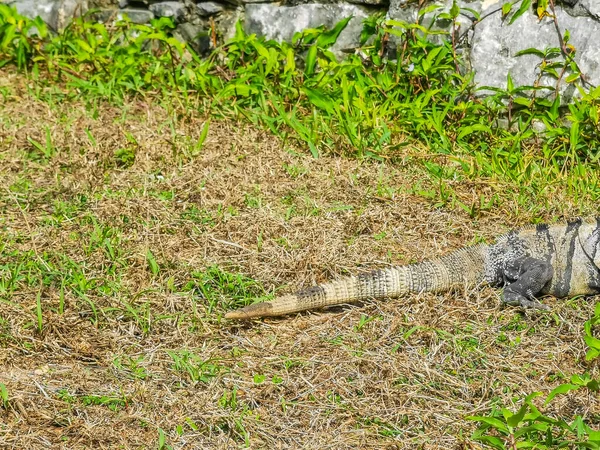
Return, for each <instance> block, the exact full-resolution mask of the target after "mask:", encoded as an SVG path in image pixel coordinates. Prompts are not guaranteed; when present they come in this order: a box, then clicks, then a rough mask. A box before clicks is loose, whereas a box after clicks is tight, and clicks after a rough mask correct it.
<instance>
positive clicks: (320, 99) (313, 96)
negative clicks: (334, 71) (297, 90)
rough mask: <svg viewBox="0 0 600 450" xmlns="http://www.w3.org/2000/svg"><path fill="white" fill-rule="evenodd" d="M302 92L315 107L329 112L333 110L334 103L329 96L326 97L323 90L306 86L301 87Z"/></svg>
mask: <svg viewBox="0 0 600 450" xmlns="http://www.w3.org/2000/svg"><path fill="white" fill-rule="evenodd" d="M301 90H302V92H304V94H306V96H307V97H308V99H309V100H310V102H311V103H312V104H313V105H315V106H316V107H317V108H319V109H322V110H324V111H327V112H328V113H329V114H333V113H334V112H335V107H336V103H334V102H333V101H332V100H331V98H329V97H327V96H326V95H325V94H324V93H323V92H321V91H319V90H317V89H311V88H308V87H306V86H303V87H302V88H301Z"/></svg>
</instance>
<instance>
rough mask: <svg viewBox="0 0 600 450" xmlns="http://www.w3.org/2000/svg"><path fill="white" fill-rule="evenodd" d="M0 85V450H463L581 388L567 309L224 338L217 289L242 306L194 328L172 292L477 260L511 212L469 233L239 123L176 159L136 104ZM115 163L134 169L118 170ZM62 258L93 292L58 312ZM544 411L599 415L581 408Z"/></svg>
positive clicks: (395, 178)
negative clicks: (480, 432)
mask: <svg viewBox="0 0 600 450" xmlns="http://www.w3.org/2000/svg"><path fill="white" fill-rule="evenodd" d="M1 84H3V85H4V86H8V87H9V90H10V92H11V95H9V97H8V99H7V100H5V102H4V104H3V105H2V110H1V111H0V161H1V167H0V176H1V179H2V181H3V183H2V187H0V208H1V209H0V211H1V216H0V239H1V241H0V255H2V256H1V259H4V261H1V260H0V264H3V265H4V266H2V269H1V270H3V271H4V275H3V278H4V279H6V278H7V277H9V276H10V273H14V272H15V271H16V270H17V267H18V265H19V263H21V264H25V265H24V266H23V267H27V264H30V265H31V267H34V269H31V270H32V272H30V273H29V275H27V273H25V272H23V271H21V272H19V273H20V274H21V275H22V277H21V278H19V279H18V280H17V281H16V284H15V286H16V287H15V289H14V290H12V291H11V292H10V293H8V294H5V295H2V296H0V348H1V351H0V383H3V384H5V385H6V387H7V389H8V392H9V403H10V406H9V407H8V409H2V408H0V447H2V448H30V449H36V448H48V447H52V448H145V447H156V446H157V445H158V443H159V431H158V430H159V429H161V430H164V433H165V436H166V441H167V443H168V444H170V445H172V446H173V447H174V448H236V447H243V446H245V445H247V446H249V447H251V448H314V449H317V448H318V449H323V448H334V449H343V448H373V449H380V448H394V449H396V448H397V449H400V448H423V449H447V448H466V449H471V448H478V447H477V445H475V444H472V443H470V442H469V435H470V433H471V431H472V430H473V428H474V425H473V423H471V422H469V421H467V420H465V417H466V416H468V415H472V414H481V413H484V412H486V411H488V410H489V409H490V408H491V406H492V405H495V404H499V403H501V404H506V405H510V404H511V399H513V398H516V397H520V396H522V395H523V394H527V393H530V392H533V391H537V390H542V391H548V390H550V389H552V388H553V387H555V386H556V384H557V380H560V379H562V378H561V377H563V376H567V377H568V376H570V375H571V374H573V373H579V372H582V371H583V370H584V369H585V368H586V367H585V363H583V362H582V359H583V353H584V345H583V342H582V339H581V335H582V326H583V322H584V321H585V320H586V319H587V318H588V316H589V315H590V312H591V310H592V306H591V305H592V303H593V302H591V301H589V300H585V299H578V300H570V301H557V300H554V299H549V300H548V301H547V303H548V304H550V305H551V307H552V311H553V312H552V313H551V314H532V313H525V314H524V313H523V312H522V311H519V310H517V309H513V308H504V307H502V306H500V301H499V297H498V293H497V292H495V291H493V290H491V289H478V290H469V291H467V290H464V291H462V292H457V293H454V294H446V295H440V296H434V295H421V296H410V297H407V298H403V299H395V300H390V301H388V302H383V303H367V304H364V305H359V306H358V307H356V306H348V307H340V308H336V309H334V310H332V311H327V312H324V311H318V312H309V313H306V314H300V315H297V316H293V317H285V318H282V319H269V320H264V321H256V322H252V323H233V322H226V321H223V320H221V319H220V317H221V315H222V313H223V312H224V308H226V307H232V302H231V299H230V298H228V296H227V292H230V288H231V287H232V286H229V287H228V286H226V285H227V284H228V283H229V284H231V283H233V284H234V285H235V286H233V287H236V286H238V285H241V286H242V288H241V289H242V290H244V289H246V287H245V286H249V287H247V293H246V295H249V294H248V292H249V293H252V292H257V293H258V294H260V293H261V289H260V288H259V287H256V286H254V285H253V284H252V283H250V282H249V281H247V280H246V281H242V282H239V283H238V282H236V281H235V280H234V281H231V280H230V281H227V282H225V283H224V285H222V286H217V288H216V292H217V294H216V295H217V296H218V298H219V300H220V302H219V304H217V305H216V306H214V307H212V308H211V305H209V302H208V301H207V300H206V299H203V298H202V296H201V295H200V291H199V290H198V289H191V287H190V286H193V285H194V278H193V276H192V274H193V273H194V272H200V273H207V270H209V272H208V273H214V272H215V271H214V269H210V268H214V266H218V267H219V268H220V269H221V270H222V271H226V272H227V273H231V274H238V273H240V274H244V275H245V276H247V277H250V278H252V279H254V280H256V281H257V282H258V285H259V286H264V288H265V289H266V291H267V292H274V290H276V289H277V290H279V289H283V290H292V289H294V288H295V287H299V286H301V285H307V284H311V283H314V282H319V281H323V280H326V279H330V278H333V277H335V276H338V275H340V274H344V273H348V272H352V273H356V272H359V271H361V270H367V269H372V268H376V267H381V266H385V265H386V264H390V263H393V262H395V263H404V262H410V261H413V260H418V259H422V258H424V257H427V256H436V255H440V254H443V253H445V252H448V251H450V250H452V249H455V248H458V247H460V246H462V245H464V244H467V243H471V242H474V241H475V240H476V239H479V238H481V237H483V238H486V239H491V238H492V237H493V236H494V235H496V234H498V233H499V232H502V231H504V230H506V229H507V228H509V227H510V226H514V225H515V220H514V215H513V214H507V213H506V211H513V212H514V211H517V210H518V207H516V206H514V205H510V204H509V205H508V206H507V207H506V211H505V210H494V211H492V212H490V213H488V214H485V215H484V216H482V218H480V219H479V220H478V221H473V220H472V219H470V218H469V217H468V216H467V215H466V214H465V213H462V212H460V210H458V211H450V210H440V209H435V208H433V207H432V203H430V202H428V201H426V200H424V199H422V198H420V197H418V196H415V195H414V194H413V193H412V192H413V190H412V186H413V185H414V184H415V183H416V182H418V181H420V176H421V175H420V172H419V171H418V170H417V169H416V168H414V167H413V166H411V165H410V164H407V165H406V166H402V165H391V164H387V163H376V162H372V161H357V160H350V159H343V158H337V157H330V158H321V159H317V160H315V159H312V158H310V157H308V156H306V155H305V154H301V153H299V149H294V148H290V147H289V146H288V145H284V144H282V142H280V141H278V140H277V139H275V138H273V137H272V136H269V135H268V134H266V133H264V132H262V131H259V130H257V129H255V128H252V127H249V126H245V125H243V124H240V123H230V122H225V121H222V122H213V123H211V125H210V133H209V135H208V138H207V140H206V142H205V143H204V146H203V148H202V150H201V152H199V154H198V155H195V156H192V155H190V154H189V148H190V145H192V144H193V143H194V142H195V141H196V140H197V139H198V137H199V135H200V132H201V128H202V124H203V122H204V121H203V119H202V118H190V117H183V118H182V117H179V116H178V115H177V114H176V113H175V112H167V111H165V110H163V109H161V108H159V107H157V106H154V105H152V103H151V102H148V103H143V102H139V101H136V102H131V103H129V104H127V105H126V106H125V107H123V108H117V107H109V106H101V107H98V109H97V111H96V115H97V117H96V118H95V119H94V118H93V117H94V114H95V113H94V111H92V110H90V108H89V107H88V108H86V105H85V104H84V103H69V104H56V105H53V106H48V103H44V102H41V101H37V100H35V99H33V98H32V96H31V95H28V94H27V93H26V91H25V90H24V89H23V86H22V84H23V80H22V79H20V78H18V77H17V78H12V79H4V80H2V83H1ZM46 129H47V130H49V135H50V136H51V140H52V144H53V146H54V147H55V148H56V149H57V151H56V154H55V155H54V156H52V157H50V158H43V157H41V156H40V152H39V151H37V150H36V148H35V145H32V143H31V141H30V140H28V138H30V139H34V140H35V141H37V142H40V143H44V142H45V139H46V137H45V133H46V131H45V130H46ZM86 130H88V132H86ZM90 136H92V138H90ZM118 149H129V151H133V152H135V162H134V163H133V165H132V166H130V167H124V166H122V165H120V162H119V161H118V158H116V157H115V152H116V151H117V150H118ZM406 151H407V152H408V151H409V150H406ZM457 189H459V191H460V192H461V195H463V196H464V197H465V198H469V196H472V197H473V198H477V196H478V195H479V193H481V192H483V191H484V190H489V189H492V188H491V187H490V186H488V185H485V184H467V183H465V184H464V185H459V186H458V187H457ZM563 203H564V201H563ZM529 219H530V217H528V216H527V215H526V214H524V215H522V216H519V219H518V222H519V223H525V222H527V221H528V220H529ZM107 240H108V241H107ZM107 242H108V243H109V246H110V247H112V249H113V254H112V256H111V254H110V249H109V247H107V244H106V243H107ZM148 250H150V251H151V252H152V254H153V255H154V256H155V258H156V261H157V263H158V265H159V267H160V270H159V271H158V273H157V274H155V275H153V274H152V273H151V271H150V270H149V268H148V264H147V261H146V255H147V252H148ZM26 252H30V253H26ZM23 255H25V256H26V261H25V263H23ZM65 257H68V258H69V259H70V260H71V261H73V262H75V263H77V264H78V265H79V266H80V268H81V271H80V272H81V273H82V274H83V275H84V278H85V280H87V281H88V282H91V283H95V286H104V288H98V287H92V288H90V289H89V291H88V292H87V293H86V294H85V295H79V294H77V292H76V290H75V289H71V288H70V287H69V286H71V285H70V284H69V283H75V281H73V280H74V279H75V275H76V274H75V272H68V271H66V272H65V271H63V272H61V270H63V269H64V267H71V269H72V268H73V267H76V266H73V265H70V266H67V265H65V264H63V263H62V262H61V261H63V260H62V259H61V258H65ZM20 258H21V259H20ZM61 264H63V265H61ZM61 268H63V269H61ZM71 269H69V270H71ZM36 270H37V271H38V272H36ZM73 270H75V269H73ZM210 270H213V272H210ZM11 271H12V272H11ZM36 273H39V274H42V275H39V276H36ZM7 274H8V275H7ZM21 275H20V276H21ZM42 277H46V279H45V282H42V279H41V278H42ZM61 279H62V280H67V281H66V283H67V287H66V288H63V289H62V292H63V294H62V295H63V299H64V313H63V314H60V313H59V312H58V308H59V304H60V302H61V288H60V283H57V282H56V280H61ZM90 280H92V281H90ZM94 280H95V281H94ZM236 283H237V284H236ZM81 289H84V288H81ZM228 289H229V290H228ZM222 292H224V294H220V293H222ZM38 295H39V296H40V302H41V305H42V312H43V315H42V318H43V320H42V322H43V323H42V326H41V331H40V329H39V327H38V323H37V316H36V296H38ZM173 351H176V352H184V351H189V352H191V353H192V355H195V356H193V357H197V358H198V360H199V361H203V362H204V365H203V364H200V363H198V362H196V363H194V364H195V366H194V367H195V368H196V369H198V370H199V372H200V375H202V374H204V375H205V379H203V380H199V381H193V380H192V378H193V375H190V372H189V371H186V370H180V369H178V368H177V367H175V366H174V363H173V358H172V357H171V356H169V353H168V352H173ZM193 357H192V358H193ZM194 364H192V365H194ZM552 405H553V406H552V408H553V409H548V408H546V411H547V412H549V413H560V414H566V415H569V414H572V413H574V412H576V413H579V414H586V415H587V416H588V417H592V418H593V417H595V418H596V419H597V418H598V414H599V413H600V402H599V401H598V398H596V397H591V396H590V397H585V396H584V394H582V393H577V394H573V395H569V396H564V397H559V398H558V399H557V400H556V402H554V403H553V404H552ZM592 423H593V422H592Z"/></svg>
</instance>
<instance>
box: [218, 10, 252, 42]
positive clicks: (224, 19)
mask: <svg viewBox="0 0 600 450" xmlns="http://www.w3.org/2000/svg"><path fill="white" fill-rule="evenodd" d="M244 18H245V15H244V11H243V10H242V9H241V8H239V9H224V10H223V12H222V13H221V14H219V15H218V16H217V17H216V19H215V23H216V25H217V29H218V30H219V31H220V32H221V33H222V38H223V40H224V41H228V40H229V39H232V38H233V37H234V36H235V24H236V23H238V22H239V21H240V20H242V21H243V20H244Z"/></svg>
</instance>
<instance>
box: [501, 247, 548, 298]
mask: <svg viewBox="0 0 600 450" xmlns="http://www.w3.org/2000/svg"><path fill="white" fill-rule="evenodd" d="M553 275H554V270H553V269H552V265H551V264H550V263H549V262H546V261H542V260H540V259H535V258H532V257H530V256H524V257H522V258H519V259H517V260H515V261H513V262H512V263H511V264H510V265H509V266H507V267H506V268H505V272H504V276H505V279H506V280H509V281H512V282H511V283H509V284H507V285H506V286H505V287H504V293H503V294H502V300H503V301H504V303H506V304H508V305H512V306H522V307H524V308H537V309H548V307H547V306H546V305H543V304H541V303H540V302H538V301H537V300H535V296H536V295H537V294H539V293H540V291H541V290H542V289H543V288H544V286H545V285H546V283H548V281H550V280H551V279H552V276H553Z"/></svg>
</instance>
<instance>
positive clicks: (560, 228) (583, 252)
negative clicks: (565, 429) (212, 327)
mask: <svg viewBox="0 0 600 450" xmlns="http://www.w3.org/2000/svg"><path fill="white" fill-rule="evenodd" d="M486 283H487V284H489V285H492V286H504V292H503V294H502V300H503V301H504V302H505V303H507V304H509V305H514V306H522V307H528V308H541V309H547V307H546V306H545V305H542V304H541V303H539V302H538V301H537V300H536V297H538V296H541V295H553V296H555V297H559V298H560V297H569V296H575V295H589V294H597V293H600V217H599V218H597V219H596V220H595V221H594V222H584V221H582V220H576V221H573V222H568V223H567V224H562V225H534V226H527V227H524V228H520V229H517V230H513V231H511V232H509V233H507V234H504V235H502V236H500V237H499V238H497V240H496V243H495V244H492V245H484V244H478V245H474V246H472V247H465V248H462V249H459V250H457V251H455V252H453V253H450V254H448V255H446V256H442V257H439V258H436V259H431V260H428V261H424V262H420V263H416V264H410V265H406V266H397V267H391V268H387V269H382V270H377V271H374V272H371V273H366V274H361V275H358V276H351V277H346V278H342V279H340V280H337V281H333V282H330V283H325V284H321V285H317V286H313V287H309V288H307V289H302V290H300V291H298V292H296V293H295V294H289V295H284V296H281V297H278V298H275V299H274V300H273V301H269V302H263V303H255V304H252V305H249V306H246V307H244V308H241V309H238V310H235V311H231V312H229V313H227V314H226V315H225V318H227V319H250V318H253V317H264V316H280V315H283V314H289V313H293V312H297V311H303V310H306V309H313V308H322V307H325V306H331V305H338V304H340V303H349V302H354V301H359V300H365V299H379V298H386V297H398V296H400V295H403V294H407V293H419V292H444V291H448V290H451V289H453V288H456V287H459V286H464V285H465V284H467V285H477V284H486Z"/></svg>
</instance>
